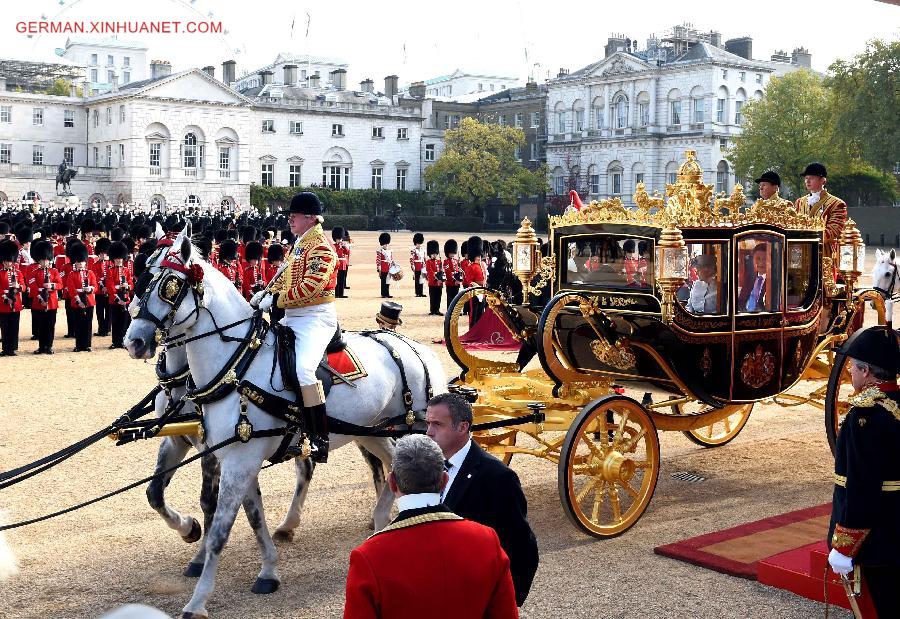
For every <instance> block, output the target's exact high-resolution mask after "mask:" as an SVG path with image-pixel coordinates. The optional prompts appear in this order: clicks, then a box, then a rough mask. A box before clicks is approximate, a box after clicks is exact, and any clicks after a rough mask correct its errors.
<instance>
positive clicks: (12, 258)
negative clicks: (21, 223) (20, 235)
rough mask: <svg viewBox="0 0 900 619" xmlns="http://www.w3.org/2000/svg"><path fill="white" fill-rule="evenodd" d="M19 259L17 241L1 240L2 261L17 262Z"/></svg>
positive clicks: (0, 253)
mask: <svg viewBox="0 0 900 619" xmlns="http://www.w3.org/2000/svg"><path fill="white" fill-rule="evenodd" d="M18 259H19V246H18V245H16V242H15V241H11V240H9V239H6V240H4V241H0V262H16V261H17V260H18Z"/></svg>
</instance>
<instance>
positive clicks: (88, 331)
mask: <svg viewBox="0 0 900 619" xmlns="http://www.w3.org/2000/svg"><path fill="white" fill-rule="evenodd" d="M69 257H70V258H71V260H72V270H71V272H70V273H69V274H68V276H66V289H67V290H68V294H69V299H71V303H72V321H73V324H72V327H73V335H74V336H75V350H74V352H91V335H92V332H93V329H92V328H91V325H92V323H93V322H94V306H95V305H96V304H97V299H96V297H95V296H94V295H95V294H96V292H97V276H96V275H94V273H93V271H91V270H90V269H88V268H87V260H88V248H87V247H86V246H85V245H84V244H83V243H80V242H79V243H74V244H73V245H72V246H71V247H70V248H69Z"/></svg>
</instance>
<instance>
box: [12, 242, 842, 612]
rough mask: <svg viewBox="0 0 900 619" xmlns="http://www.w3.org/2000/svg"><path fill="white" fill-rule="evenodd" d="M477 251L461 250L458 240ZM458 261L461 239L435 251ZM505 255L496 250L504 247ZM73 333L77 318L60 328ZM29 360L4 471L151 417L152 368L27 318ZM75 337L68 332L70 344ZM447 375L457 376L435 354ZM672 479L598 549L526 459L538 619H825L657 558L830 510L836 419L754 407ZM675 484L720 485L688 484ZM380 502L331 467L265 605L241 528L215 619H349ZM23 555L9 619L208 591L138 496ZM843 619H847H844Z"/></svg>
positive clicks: (57, 476) (54, 532)
mask: <svg viewBox="0 0 900 619" xmlns="http://www.w3.org/2000/svg"><path fill="white" fill-rule="evenodd" d="M393 236H394V243H393V247H394V250H395V253H396V255H397V257H398V258H399V259H400V262H401V264H407V262H406V258H407V256H408V253H407V252H408V248H409V246H410V245H411V240H410V239H411V235H410V234H405V233H395V234H394V235H393ZM376 237H377V234H375V233H357V234H354V240H355V248H354V254H353V262H354V264H353V266H352V268H351V274H350V277H349V283H350V285H351V287H352V288H351V290H350V291H349V292H348V294H349V295H350V299H348V300H344V301H342V302H340V304H339V305H338V312H339V315H340V317H341V323H342V326H343V327H344V328H346V329H360V328H368V327H371V326H373V324H374V320H373V317H374V315H375V313H376V312H377V311H378V309H379V307H380V299H379V298H378V279H377V277H376V275H375V273H374V250H375V246H376ZM459 237H462V235H458V238H459ZM426 238H438V239H440V240H441V242H442V244H443V240H444V239H445V238H446V235H434V236H432V235H426ZM490 238H493V236H491V237H490ZM392 291H393V292H394V294H395V296H396V297H397V299H396V300H397V301H399V302H401V303H403V305H404V310H403V315H402V316H403V320H404V325H403V327H402V330H403V332H404V333H406V334H407V335H410V336H412V337H414V338H416V339H419V340H421V341H425V342H431V340H432V339H434V338H439V337H441V335H442V324H443V322H442V319H440V318H437V317H431V316H428V315H427V313H428V300H427V298H426V299H415V298H413V296H412V282H411V277H410V274H409V271H408V270H407V272H406V277H405V278H404V279H403V281H401V282H400V283H399V285H394V286H392ZM58 325H59V326H60V328H64V318H63V316H62V314H60V320H59V321H58ZM21 333H22V334H23V337H24V338H25V339H23V341H22V343H21V348H20V352H19V356H18V357H17V358H14V359H8V358H3V359H2V360H0V368H2V373H0V393H2V402H3V407H2V412H0V470H7V469H10V468H12V467H14V466H16V465H18V464H21V463H25V462H30V461H32V460H35V459H37V458H39V457H41V456H42V455H45V454H47V453H50V452H52V451H55V450H56V449H59V448H61V447H63V446H65V445H68V444H70V443H72V442H74V441H76V440H78V439H80V438H82V437H84V436H86V435H88V434H90V433H91V432H93V431H95V430H96V429H97V428H99V427H102V426H104V425H106V424H107V423H109V422H110V421H111V420H112V419H114V418H115V417H116V416H117V415H118V414H120V413H121V412H122V411H124V410H125V409H127V408H128V407H129V406H131V405H132V404H133V403H134V402H136V401H138V400H139V399H140V397H141V396H143V395H144V394H145V393H146V392H147V391H148V390H149V389H150V388H151V387H152V385H153V383H154V374H153V365H152V364H147V363H142V362H140V361H133V360H131V359H129V358H128V357H127V355H126V354H125V353H124V352H123V351H121V350H113V351H110V350H107V349H106V347H107V346H108V345H109V339H108V338H95V339H94V352H93V353H91V354H74V353H72V352H71V349H72V343H71V340H64V339H62V338H61V337H58V339H57V340H56V350H57V354H56V355H55V356H53V357H46V356H32V355H31V351H32V350H34V348H35V347H36V345H35V343H34V342H31V341H29V340H28V339H27V335H28V334H29V333H30V316H29V315H28V312H25V313H23V317H22V326H21ZM61 334H62V331H59V332H58V335H60V336H61ZM435 349H436V350H438V352H439V354H440V355H441V358H442V359H443V361H444V363H445V367H447V368H448V370H452V369H453V366H452V362H451V361H450V358H449V356H448V355H447V354H446V351H445V350H444V349H443V347H442V346H440V345H437V346H435ZM661 448H662V470H661V475H660V480H659V484H658V486H657V488H656V494H655V497H654V499H653V501H652V503H651V504H650V507H649V508H648V510H647V512H646V513H645V514H644V516H643V518H642V519H641V520H640V522H639V523H638V524H637V525H636V526H635V527H634V528H632V529H631V530H630V531H628V532H627V533H625V534H624V535H622V536H621V537H619V538H616V539H612V540H606V541H602V542H601V541H596V540H594V539H592V538H589V537H586V536H584V535H582V534H581V533H580V532H578V531H577V530H576V529H575V528H574V527H573V526H572V525H571V524H569V522H568V520H567V519H566V518H565V515H564V514H563V510H562V508H561V506H560V502H559V497H558V494H557V480H556V467H555V465H553V464H552V463H550V462H545V461H541V460H537V459H533V458H526V457H522V456H516V458H514V460H513V462H512V466H513V468H514V469H515V470H516V472H517V473H518V474H519V476H520V477H521V480H522V486H523V488H524V490H525V494H526V496H527V498H528V503H529V516H530V520H531V523H532V526H533V528H534V530H535V533H536V535H537V538H538V544H539V547H540V551H541V564H540V568H539V569H538V573H537V576H536V578H535V582H534V586H533V588H532V591H531V595H530V596H529V598H528V601H527V602H526V604H525V606H524V608H523V609H522V616H523V617H535V618H537V617H591V618H593V617H686V616H689V617H697V616H699V617H754V618H765V617H773V618H776V617H777V618H779V619H788V618H795V617H796V618H801V617H803V618H806V617H815V616H821V615H822V614H823V612H824V609H823V607H822V605H820V604H818V603H815V602H811V601H808V600H805V599H803V598H800V597H797V596H794V595H792V594H790V593H786V592H783V591H779V590H777V589H772V588H769V587H765V586H763V585H760V584H758V583H756V582H751V581H748V580H743V579H740V578H733V577H730V576H725V575H723V574H719V573H716V572H713V571H710V570H706V569H702V568H699V567H695V566H692V565H689V564H687V563H682V562H679V561H675V560H672V559H668V558H665V557H660V556H657V555H655V554H653V548H654V547H655V546H658V545H660V544H666V543H670V542H675V541H677V540H680V539H684V538H686V537H691V536H695V535H700V534H703V533H709V532H712V531H716V530H719V529H723V528H726V527H731V526H735V525H738V524H741V523H745V522H749V521H752V520H757V519H760V518H765V517H768V516H773V515H776V514H780V513H784V512H787V511H791V510H795V509H800V508H804V507H809V506H812V505H819V504H821V503H825V502H827V501H828V500H829V499H830V496H831V483H830V477H831V471H832V459H831V454H830V452H829V450H828V445H827V442H826V440H825V433H824V426H823V420H822V415H821V413H819V412H817V411H816V410H815V409H813V408H811V407H808V406H799V407H795V408H780V407H778V406H775V405H757V407H756V408H755V409H754V412H753V414H752V416H751V418H750V421H749V422H748V424H747V426H746V427H745V429H744V430H743V432H742V434H741V436H739V437H738V438H737V439H736V440H734V441H733V442H732V443H730V444H728V445H726V446H723V447H720V448H717V449H708V450H707V449H702V448H700V447H697V446H695V445H693V444H692V443H690V442H689V441H688V440H687V439H686V438H685V437H683V436H682V435H681V434H680V433H664V434H661ZM156 449H157V444H156V443H153V442H146V443H142V444H132V445H129V446H127V447H122V448H116V447H114V446H113V445H112V443H111V442H103V443H100V444H99V445H97V446H95V447H92V448H91V449H89V450H88V451H86V452H84V453H82V454H80V455H78V456H76V457H75V458H73V459H72V460H70V461H69V462H67V463H65V464H63V465H61V466H59V467H58V468H55V469H53V470H52V471H50V472H47V473H44V474H42V475H40V476H38V477H36V478H33V479H31V480H29V481H27V482H24V483H22V484H20V485H17V486H14V487H12V488H10V489H8V490H5V491H3V495H2V500H0V508H2V509H3V510H5V511H6V512H7V516H8V518H9V519H11V520H21V519H24V518H30V517H33V516H37V515H40V514H44V513H47V512H49V511H53V510H55V509H59V508H61V507H63V506H67V505H71V504H73V503H75V502H78V501H81V500H84V499H86V498H89V497H93V496H95V495H98V494H102V493H103V492H106V491H108V490H112V489H115V488H118V487H121V486H123V485H125V484H126V483H128V482H130V481H132V480H135V479H138V478H140V477H142V476H144V475H147V474H149V473H150V472H152V468H153V463H154V462H155V452H156ZM677 471H692V472H696V473H699V474H700V475H702V476H704V477H706V478H707V479H706V481H703V482H701V483H688V482H683V481H678V480H676V479H673V478H672V477H671V475H672V473H675V472H677ZM261 484H262V488H263V494H264V497H265V499H266V507H267V511H268V522H269V525H270V528H274V526H275V525H277V524H278V523H279V522H280V520H281V518H282V516H283V515H284V512H285V510H286V509H287V506H288V503H289V501H290V497H291V492H292V488H293V471H292V468H291V467H289V466H282V467H275V468H271V469H268V470H266V471H264V472H263V473H262V474H261ZM199 486H200V481H199V467H198V464H197V463H194V464H192V465H190V466H188V467H187V468H186V469H185V470H184V471H182V472H180V473H179V474H178V475H177V476H176V477H175V479H174V480H173V481H172V483H171V485H170V487H169V489H168V496H167V498H168V499H169V501H170V503H171V504H172V505H173V506H175V507H176V508H177V509H180V510H183V511H184V512H186V513H191V514H193V515H195V516H200V513H199V506H198V494H199ZM374 500H375V495H374V492H373V490H372V486H371V482H370V481H369V475H368V469H367V467H366V466H365V464H364V463H363V461H362V458H361V457H360V455H359V453H358V452H357V450H356V449H354V448H352V447H351V448H349V449H343V450H340V451H338V452H336V453H334V454H333V456H332V457H331V459H330V460H329V463H328V465H327V466H322V467H320V468H319V469H318V470H317V472H316V476H315V479H314V482H313V484H312V486H311V489H310V491H309V496H308V499H307V503H306V510H305V512H304V514H303V519H302V523H301V525H300V527H299V529H298V531H297V535H296V537H295V538H294V541H293V542H292V543H290V544H285V545H280V546H279V550H280V559H281V565H280V571H281V576H282V579H283V584H282V588H281V590H279V591H278V592H277V593H275V594H273V595H269V596H255V595H253V594H252V593H250V587H251V585H252V584H253V581H254V579H255V577H256V573H257V571H258V569H259V554H258V551H257V548H256V544H255V542H254V539H253V536H252V532H251V531H250V528H249V526H248V525H247V523H246V521H245V520H244V519H243V518H241V517H239V518H238V520H237V522H236V524H235V527H234V530H233V532H232V536H231V540H230V543H229V545H228V547H227V550H226V551H225V553H224V555H223V560H222V562H221V564H220V570H219V576H218V580H217V588H216V591H215V593H214V594H213V596H212V598H211V599H210V602H209V606H208V608H209V611H210V614H211V616H212V617H214V618H222V619H225V618H235V619H237V618H251V617H252V618H259V619H263V618H275V617H278V618H282V617H309V618H313V617H323V618H324V617H339V616H340V615H341V611H342V608H343V598H344V595H343V594H344V583H345V578H346V572H347V557H348V555H349V553H350V550H352V549H353V548H354V547H355V546H356V545H358V544H359V543H360V542H362V541H363V540H364V539H365V538H366V536H367V535H369V533H370V531H369V530H368V529H367V523H368V521H369V516H370V512H371V509H372V506H373V505H374ZM8 541H9V543H10V544H11V546H12V547H13V549H14V551H15V553H16V555H17V559H18V562H19V567H20V572H19V575H18V576H17V577H15V578H13V579H12V580H9V581H7V582H4V583H2V584H0V617H4V618H6V617H8V618H10V619H14V618H15V619H19V618H32V617H53V618H57V619H67V618H76V617H79V618H80V617H96V616H98V615H100V614H101V613H102V612H104V611H106V610H109V609H111V608H114V607H116V606H118V605H120V604H124V603H128V602H139V603H145V604H150V605H153V606H156V607H158V608H161V609H163V610H164V611H166V612H167V613H171V614H178V613H179V612H180V609H181V607H182V606H183V605H184V604H185V602H186V601H187V600H188V598H189V597H190V592H191V590H192V588H193V584H194V581H193V580H190V579H187V578H184V577H182V576H181V575H180V574H181V571H182V570H183V569H184V567H185V565H186V564H187V563H188V561H189V559H190V558H191V557H192V556H193V553H194V550H195V549H194V547H193V546H189V545H188V544H185V543H184V542H182V541H181V540H180V539H179V538H178V536H177V534H176V533H174V532H173V531H171V530H169V529H168V528H167V527H166V526H165V525H164V524H163V522H162V521H161V519H159V518H158V516H157V515H156V514H155V513H154V512H153V511H152V510H151V509H150V507H149V506H148V505H147V502H146V500H145V497H144V495H143V491H142V490H140V489H136V490H132V491H130V492H127V493H125V494H122V495H120V496H117V497H115V498H113V499H110V500H108V501H106V502H103V503H101V504H97V505H93V506H91V507H89V508H86V509H83V510H81V511H78V512H75V513H72V514H69V515H66V516H63V517H61V518H58V519H56V520H53V521H49V522H44V523H41V524H37V525H34V526H30V527H26V528H23V529H18V530H15V531H12V532H11V533H9V534H8ZM834 616H837V617H846V616H849V614H848V613H846V611H842V610H838V611H837V612H836V613H835V614H834Z"/></svg>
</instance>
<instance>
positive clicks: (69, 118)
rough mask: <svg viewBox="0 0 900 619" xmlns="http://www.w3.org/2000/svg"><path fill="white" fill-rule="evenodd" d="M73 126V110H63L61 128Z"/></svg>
mask: <svg viewBox="0 0 900 619" xmlns="http://www.w3.org/2000/svg"><path fill="white" fill-rule="evenodd" d="M74 126H75V110H63V127H74Z"/></svg>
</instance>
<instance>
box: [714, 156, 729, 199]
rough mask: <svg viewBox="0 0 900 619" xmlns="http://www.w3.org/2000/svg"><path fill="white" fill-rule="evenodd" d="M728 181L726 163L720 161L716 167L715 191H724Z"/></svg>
mask: <svg viewBox="0 0 900 619" xmlns="http://www.w3.org/2000/svg"><path fill="white" fill-rule="evenodd" d="M727 183H728V164H727V163H725V162H724V161H720V162H719V165H718V166H717V167H716V192H717V193H721V192H723V191H726V185H727Z"/></svg>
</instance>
